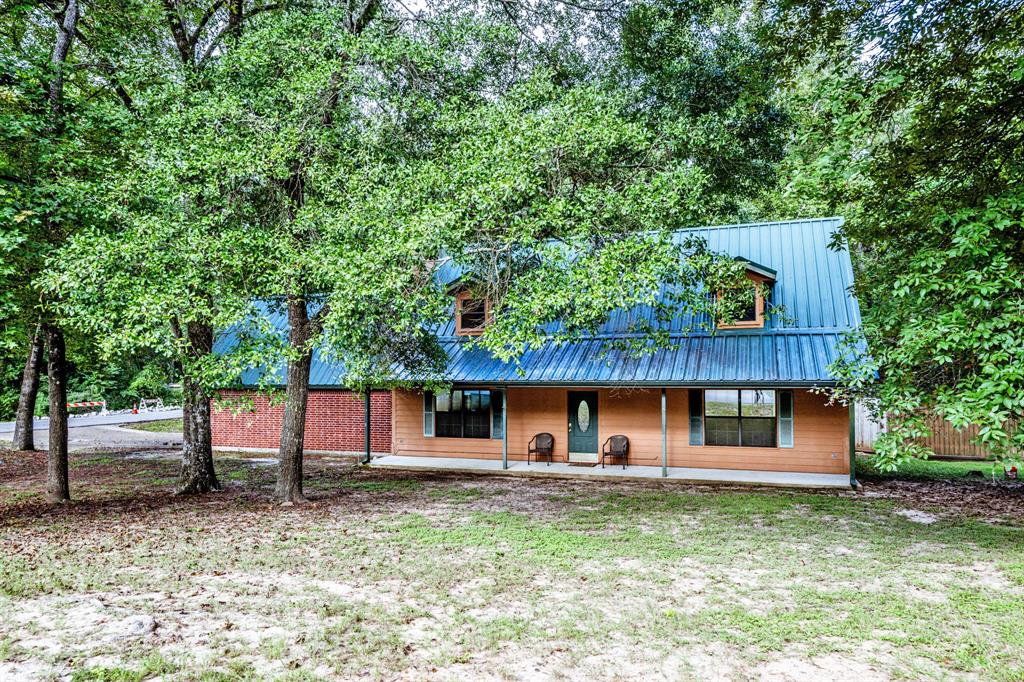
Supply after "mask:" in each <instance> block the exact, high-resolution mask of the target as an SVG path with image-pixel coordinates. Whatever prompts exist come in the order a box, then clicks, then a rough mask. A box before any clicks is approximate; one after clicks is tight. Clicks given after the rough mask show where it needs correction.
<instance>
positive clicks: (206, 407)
mask: <svg viewBox="0 0 1024 682" xmlns="http://www.w3.org/2000/svg"><path fill="white" fill-rule="evenodd" d="M187 333H188V349H187V352H188V353H189V354H190V355H191V356H192V357H193V358H201V357H203V356H205V355H209V354H210V353H212V352H213V329H212V328H211V327H210V326H209V325H205V324H199V323H195V322H193V323H190V324H189V325H188V327H187ZM182 383H183V389H184V390H183V393H184V395H183V400H182V402H183V403H184V405H183V409H182V417H183V422H184V424H183V428H182V435H183V440H182V448H181V474H180V475H179V477H178V493H179V494H182V495H193V494H198V493H207V492H210V491H211V490H220V483H219V482H218V481H217V474H216V472H215V471H214V467H213V438H212V437H211V434H210V397H209V396H208V395H207V394H206V390H205V388H204V387H203V384H202V382H201V381H199V380H197V379H196V378H195V377H194V376H192V372H191V371H187V372H185V376H184V379H183V381H182Z"/></svg>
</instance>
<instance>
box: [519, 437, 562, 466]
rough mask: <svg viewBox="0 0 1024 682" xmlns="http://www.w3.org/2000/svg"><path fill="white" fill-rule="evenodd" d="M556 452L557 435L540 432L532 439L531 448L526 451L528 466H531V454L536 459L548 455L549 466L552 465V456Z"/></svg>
mask: <svg viewBox="0 0 1024 682" xmlns="http://www.w3.org/2000/svg"><path fill="white" fill-rule="evenodd" d="M554 454H555V437H554V436H552V435H551V434H550V433H538V434H537V435H536V436H534V437H533V438H532V439H531V440H530V446H529V449H527V451H526V466H530V456H531V455H532V456H533V459H534V461H538V462H539V461H540V460H539V459H538V458H540V457H547V458H548V466H551V458H552V457H553V456H554Z"/></svg>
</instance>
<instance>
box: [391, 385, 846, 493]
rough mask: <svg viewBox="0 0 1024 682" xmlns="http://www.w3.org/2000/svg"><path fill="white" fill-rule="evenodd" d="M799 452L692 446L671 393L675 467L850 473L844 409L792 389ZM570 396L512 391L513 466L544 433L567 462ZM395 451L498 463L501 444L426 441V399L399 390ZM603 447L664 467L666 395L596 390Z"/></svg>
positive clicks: (678, 397)
mask: <svg viewBox="0 0 1024 682" xmlns="http://www.w3.org/2000/svg"><path fill="white" fill-rule="evenodd" d="M793 393H794V401H793V403H794V405H793V412H794V414H793V431H794V447H792V448H741V447H708V446H691V445H689V437H690V434H689V406H688V398H689V395H688V391H687V390H686V389H668V390H667V396H666V397H667V408H668V413H667V416H668V463H669V466H675V467H705V468H715V469H751V470H758V471H796V472H818V473H847V472H849V421H848V411H847V410H846V408H841V407H835V406H828V405H826V404H825V401H824V399H823V398H822V397H821V396H818V395H815V394H813V393H809V392H807V391H801V390H795V391H794V392H793ZM567 395H568V389H564V388H510V389H509V390H508V400H507V409H508V414H507V417H506V419H507V423H508V452H509V459H513V460H515V459H525V458H526V449H527V444H528V442H529V440H530V439H531V438H532V437H533V436H534V434H536V433H540V432H542V431H547V432H549V433H551V434H552V435H554V437H555V460H556V461H566V460H567V458H568V452H567V439H568V415H567V411H566V410H567ZM393 405H394V421H395V427H394V437H393V443H394V451H395V453H396V454H399V455H426V456H435V457H477V458H481V459H500V458H501V440H500V439H479V438H437V437H424V436H423V396H422V394H421V393H418V392H413V391H400V390H396V391H395V396H394V400H393ZM597 422H598V436H599V443H598V447H600V446H601V445H602V444H603V443H604V441H605V439H607V438H608V436H611V435H614V434H619V433H621V434H623V435H625V436H628V437H629V441H630V458H629V461H630V463H631V464H636V465H650V466H658V465H660V464H661V390H660V389H656V388H654V389H637V388H614V389H600V390H599V391H598V416H597Z"/></svg>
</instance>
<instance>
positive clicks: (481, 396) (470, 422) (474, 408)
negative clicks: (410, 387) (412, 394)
mask: <svg viewBox="0 0 1024 682" xmlns="http://www.w3.org/2000/svg"><path fill="white" fill-rule="evenodd" d="M433 398H434V401H433V402H434V404H433V408H434V409H433V418H434V424H433V426H434V429H433V435H435V436H437V437H440V438H490V437H491V425H492V420H493V416H492V413H491V412H492V411H491V392H490V391H475V390H473V391H470V390H460V389H456V390H453V391H447V392H444V393H437V394H435V395H434V396H433ZM496 408H497V410H501V409H502V408H503V405H502V403H501V402H500V401H499V402H498V404H497V405H496ZM427 410H428V406H425V407H424V419H426V415H427V414H428V412H427ZM499 423H500V421H499ZM498 435H500V434H498Z"/></svg>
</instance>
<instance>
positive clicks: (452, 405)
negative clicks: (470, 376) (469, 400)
mask: <svg viewBox="0 0 1024 682" xmlns="http://www.w3.org/2000/svg"><path fill="white" fill-rule="evenodd" d="M434 433H435V435H436V436H441V437H444V438H461V437H462V391H452V392H451V393H447V392H445V393H438V394H437V403H436V410H435V415H434Z"/></svg>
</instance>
